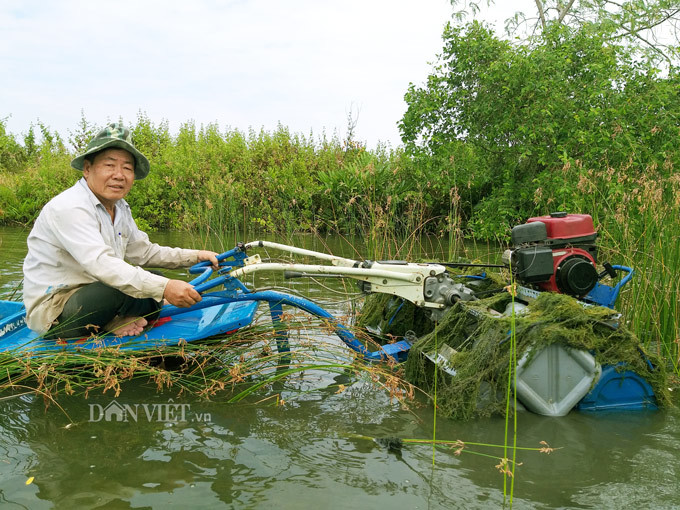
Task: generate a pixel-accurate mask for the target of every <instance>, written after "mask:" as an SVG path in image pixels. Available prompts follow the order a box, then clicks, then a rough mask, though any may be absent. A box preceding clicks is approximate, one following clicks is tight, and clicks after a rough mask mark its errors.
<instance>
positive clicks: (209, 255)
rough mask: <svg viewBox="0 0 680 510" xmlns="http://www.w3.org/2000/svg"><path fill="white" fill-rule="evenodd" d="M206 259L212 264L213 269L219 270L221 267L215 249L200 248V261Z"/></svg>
mask: <svg viewBox="0 0 680 510" xmlns="http://www.w3.org/2000/svg"><path fill="white" fill-rule="evenodd" d="M204 260H207V261H209V262H210V263H211V264H212V268H213V270H215V271H217V270H218V269H219V262H218V260H217V253H215V252H214V251H209V250H200V251H199V252H198V262H203V261H204Z"/></svg>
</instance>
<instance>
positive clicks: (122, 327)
mask: <svg viewBox="0 0 680 510" xmlns="http://www.w3.org/2000/svg"><path fill="white" fill-rule="evenodd" d="M147 324H148V322H147V320H146V319H145V318H144V317H120V316H118V315H117V316H115V317H114V318H113V320H112V321H111V322H109V323H108V324H107V325H106V326H104V331H110V332H111V333H113V334H114V335H115V336H137V335H139V334H141V332H142V331H144V327H145V326H146V325H147Z"/></svg>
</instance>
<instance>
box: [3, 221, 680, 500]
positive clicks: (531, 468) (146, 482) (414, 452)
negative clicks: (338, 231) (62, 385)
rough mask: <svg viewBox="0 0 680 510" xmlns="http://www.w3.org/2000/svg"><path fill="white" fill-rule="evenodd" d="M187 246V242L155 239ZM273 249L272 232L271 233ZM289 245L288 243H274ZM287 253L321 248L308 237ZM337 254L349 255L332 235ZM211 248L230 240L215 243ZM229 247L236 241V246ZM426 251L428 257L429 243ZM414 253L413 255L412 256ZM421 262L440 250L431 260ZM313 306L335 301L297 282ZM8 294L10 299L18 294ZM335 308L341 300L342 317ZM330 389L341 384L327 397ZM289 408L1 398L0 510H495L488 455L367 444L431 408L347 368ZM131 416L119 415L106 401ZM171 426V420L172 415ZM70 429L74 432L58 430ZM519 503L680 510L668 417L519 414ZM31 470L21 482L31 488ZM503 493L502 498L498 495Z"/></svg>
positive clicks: (471, 432) (424, 418) (419, 427)
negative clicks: (394, 396)
mask: <svg viewBox="0 0 680 510" xmlns="http://www.w3.org/2000/svg"><path fill="white" fill-rule="evenodd" d="M26 235H27V232H26V231H22V230H18V229H7V228H5V229H0V242H1V243H2V244H0V253H2V256H3V257H2V258H3V264H2V268H0V296H1V297H2V298H4V299H6V298H8V297H9V295H10V294H12V293H13V291H14V289H15V288H16V286H17V284H18V283H19V282H20V281H21V261H22V259H23V256H24V255H25V237H26ZM152 237H153V238H154V239H155V240H157V241H159V242H161V243H168V244H179V245H191V244H196V243H197V242H200V240H197V239H196V238H195V237H192V236H189V235H182V236H177V235H169V234H162V235H161V234H156V235H154V236H152ZM278 240H279V241H281V239H278ZM284 241H286V240H284ZM295 242H296V244H303V245H304V244H306V245H307V247H309V248H312V249H322V246H320V245H318V244H314V243H315V242H314V241H313V240H311V239H308V238H298V239H296V240H295ZM327 242H328V243H329V244H330V246H331V248H332V250H333V251H334V252H335V253H338V254H341V255H345V256H351V257H356V255H354V254H353V253H352V252H351V249H350V248H349V247H347V246H345V245H344V244H343V242H341V240H339V239H330V240H328V241H327ZM213 243H214V244H213V247H214V249H216V250H218V251H220V250H222V249H227V248H229V247H231V246H228V245H227V241H224V243H222V244H220V243H218V242H216V241H214V242H213ZM232 244H233V243H232ZM426 246H428V247H429V248H432V246H433V244H432V243H427V244H426ZM419 255H424V254H422V253H421V254H419ZM431 255H432V256H440V255H441V254H436V253H433V254H431ZM298 285H299V286H300V290H301V291H303V292H307V293H311V294H312V295H314V297H315V299H324V300H338V299H339V298H338V297H337V295H336V294H335V293H334V292H331V291H330V290H326V289H324V288H320V287H315V286H314V285H312V284H310V283H309V282H305V283H299V284H298ZM17 295H18V294H15V298H16V297H17ZM343 306H345V305H338V310H340V309H342V307H343ZM338 384H343V385H345V386H346V387H347V389H346V390H345V391H344V392H341V393H337V388H338ZM270 391H271V392H272V393H274V392H278V393H280V395H281V398H283V399H284V400H286V404H285V405H284V406H274V405H270V404H268V403H267V404H254V403H249V404H223V403H214V402H206V401H204V400H199V399H196V398H190V397H183V398H181V399H172V400H171V397H172V396H171V395H167V394H163V395H159V394H157V393H156V392H155V390H154V389H153V388H152V387H150V386H147V385H145V384H142V383H135V384H131V385H128V386H126V387H124V391H123V393H122V394H121V395H120V397H118V398H115V399H114V398H113V397H112V395H111V394H106V395H101V394H96V395H90V397H89V398H87V399H84V398H83V397H69V398H63V399H60V401H59V404H60V406H61V409H60V408H59V407H58V406H55V405H52V406H50V407H48V408H47V410H46V409H45V406H44V403H43V401H42V399H41V398H38V397H36V396H34V395H28V394H27V395H23V396H15V397H12V398H3V399H2V400H0V507H1V508H31V509H36V508H37V509H40V508H98V507H101V508H272V507H274V508H317V507H322V508H329V509H335V508H338V509H343V508H347V509H359V508H383V507H385V508H390V509H401V508H465V509H467V508H498V507H501V506H502V505H503V501H504V486H503V477H502V476H501V475H500V474H499V472H498V470H497V469H496V468H495V467H494V466H495V465H496V464H497V463H498V460H497V458H491V457H487V456H483V455H477V454H476V453H479V454H491V455H492V456H493V457H498V456H500V455H502V452H501V451H500V450H497V449H489V448H483V447H471V446H470V447H468V448H466V450H464V451H463V453H462V454H461V455H456V452H455V450H454V449H438V450H437V451H436V452H434V462H433V451H432V448H431V447H429V446H424V445H415V444H405V445H403V447H402V448H401V450H399V451H392V450H387V449H385V448H384V447H383V446H381V445H379V444H377V443H376V442H374V441H371V440H368V439H362V438H358V437H357V436H368V437H374V438H385V437H401V438H430V437H432V433H433V418H434V417H433V414H432V410H431V407H430V406H427V405H421V406H418V405H414V406H411V408H410V409H408V410H405V409H401V408H400V406H399V405H398V404H396V403H395V402H390V399H389V395H387V394H386V393H384V392H382V391H380V390H376V389H375V388H374V387H373V386H372V385H370V384H368V383H367V382H364V381H356V380H354V379H351V377H350V376H348V375H345V374H334V373H324V372H314V373H309V374H306V375H305V376H303V377H302V378H300V379H298V380H296V381H291V382H289V383H284V384H283V385H282V386H281V387H277V388H271V390H270ZM126 405H127V406H129V407H133V408H135V409H138V410H139V413H138V415H137V419H136V420H132V419H129V420H128V421H127V422H119V421H116V419H115V415H114V414H108V415H107V414H106V410H107V409H109V410H115V407H116V406H126ZM180 418H181V419H180ZM70 422H73V423H74V425H73V426H70V427H68V428H65V426H66V425H68V424H69V423H70ZM436 435H437V439H449V440H456V439H460V440H462V441H467V442H477V443H493V444H503V443H504V435H505V422H504V420H503V419H500V418H496V419H487V420H478V421H473V422H469V423H460V422H455V421H452V420H447V419H443V418H441V417H439V418H438V419H437V431H436ZM540 441H545V442H547V443H548V444H549V445H550V446H551V447H554V448H559V449H557V450H555V451H553V452H552V453H550V454H540V453H536V452H523V451H519V452H518V454H517V461H518V462H521V463H522V464H521V466H519V467H518V468H517V470H516V477H515V480H514V487H513V488H512V490H513V494H514V496H513V501H512V506H513V507H515V508H635V507H637V508H678V507H680V491H678V487H680V473H679V471H680V470H679V469H678V463H679V460H680V414H679V413H678V411H677V410H669V411H660V412H641V413H617V414H596V415H591V414H584V413H577V412H572V413H570V414H569V415H568V416H566V417H563V418H546V417H541V416H536V415H533V414H530V413H520V414H519V415H518V437H517V443H518V444H519V445H520V446H532V447H533V446H538V445H539V442H540ZM30 477H33V480H32V482H31V483H30V484H27V483H26V482H27V480H29V478H30ZM509 491H510V487H509V486H507V487H506V490H505V492H506V493H509Z"/></svg>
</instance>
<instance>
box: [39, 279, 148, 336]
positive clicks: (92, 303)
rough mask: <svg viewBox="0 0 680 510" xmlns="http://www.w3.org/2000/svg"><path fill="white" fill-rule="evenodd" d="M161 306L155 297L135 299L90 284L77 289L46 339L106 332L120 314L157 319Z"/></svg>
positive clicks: (104, 287)
mask: <svg viewBox="0 0 680 510" xmlns="http://www.w3.org/2000/svg"><path fill="white" fill-rule="evenodd" d="M160 309H161V304H160V303H158V302H157V301H156V300H155V299H152V298H145V299H139V298H133V297H131V296H128V295H127V294H124V293H123V292H121V291H119V290H117V289H114V288H113V287H109V286H108V285H104V284H103V283H101V282H95V283H91V284H89V285H85V286H84V287H82V288H80V289H78V290H77V291H76V292H75V293H74V294H73V295H72V296H71V297H70V298H69V299H68V301H67V302H66V305H65V306H64V310H63V311H62V312H61V315H60V316H59V317H57V324H56V325H55V326H53V327H52V328H51V329H50V330H49V331H48V332H47V333H46V334H45V338H82V337H89V336H90V335H91V334H92V333H94V334H102V333H104V331H103V327H104V326H106V325H107V324H108V323H109V322H111V320H112V319H113V318H114V317H115V316H116V315H119V316H121V317H144V318H145V319H146V320H148V321H151V320H154V319H156V318H158V313H159V312H160Z"/></svg>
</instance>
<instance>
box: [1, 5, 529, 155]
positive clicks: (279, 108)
mask: <svg viewBox="0 0 680 510" xmlns="http://www.w3.org/2000/svg"><path fill="white" fill-rule="evenodd" d="M524 1H525V0H522V1H518V2H513V4H515V3H516V4H520V3H524ZM497 3H504V2H500V1H499V2H497ZM451 13H452V7H451V4H450V2H449V0H342V1H340V0H333V1H330V0H287V1H284V0H279V1H276V0H222V1H219V0H190V1H189V0H185V1H182V2H176V1H168V0H164V1H160V0H116V1H115V2H100V1H85V0H59V1H48V0H44V1H40V0H33V1H28V0H2V1H0V34H1V35H0V41H1V42H2V44H0V119H6V124H7V129H8V130H9V131H10V132H12V133H14V134H15V135H18V136H19V137H20V135H21V134H23V133H25V132H26V131H27V130H28V129H29V127H30V125H31V123H36V122H37V121H38V119H39V120H40V121H41V122H43V123H44V124H46V125H47V126H49V127H50V128H51V129H53V130H56V131H57V132H59V133H60V134H61V135H62V136H63V137H64V138H68V135H69V130H71V131H74V130H75V129H76V128H77V124H78V121H79V120H80V117H81V110H82V111H83V112H84V114H85V117H86V118H87V119H88V120H89V121H90V122H92V123H95V124H97V125H99V126H101V125H103V124H104V123H106V122H107V121H108V120H118V118H120V117H122V118H123V120H124V121H126V122H128V123H133V124H134V123H135V122H136V119H137V116H138V113H139V112H140V111H141V112H143V113H145V114H146V115H147V116H148V117H149V118H150V120H151V121H152V122H154V123H156V124H157V123H159V122H161V121H162V120H167V121H168V122H169V125H170V130H171V132H172V133H175V132H176V131H177V128H178V127H179V125H180V124H181V123H183V122H186V121H189V120H194V121H195V122H196V124H197V125H200V124H207V123H211V122H217V123H218V124H219V125H220V127H221V128H222V129H225V128H236V129H239V130H241V131H247V130H248V129H249V128H250V127H252V128H254V129H256V130H259V129H260V128H264V129H266V130H268V131H271V130H273V129H275V128H276V126H277V124H278V123H281V124H283V125H284V126H288V127H289V128H290V130H291V131H292V132H295V133H302V134H304V135H308V134H309V133H310V131H313V133H314V136H315V137H318V136H320V135H321V134H322V133H323V132H324V131H325V133H326V135H327V136H329V137H332V136H334V135H336V134H337V136H338V137H339V138H341V139H342V138H343V137H344V136H345V133H346V126H347V119H348V115H349V114H350V112H351V114H352V116H353V117H354V118H355V119H356V120H357V126H356V138H357V139H358V140H360V141H363V142H365V143H367V144H368V146H369V147H371V148H374V147H375V146H376V144H377V143H378V142H383V143H385V144H389V145H391V146H392V147H396V146H397V145H399V144H400V138H399V131H398V129H397V122H398V120H399V119H400V118H401V117H402V115H403V113H404V111H405V108H406V105H405V103H404V100H403V97H404V94H405V92H406V90H407V87H408V84H409V83H410V82H413V83H416V84H422V83H423V82H424V80H425V78H426V77H427V74H428V72H429V71H430V70H431V63H433V62H434V61H435V60H436V55H437V54H438V53H439V52H440V51H441V48H442V39H441V34H442V31H443V28H444V25H445V24H446V22H447V21H449V20H450V18H451Z"/></svg>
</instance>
